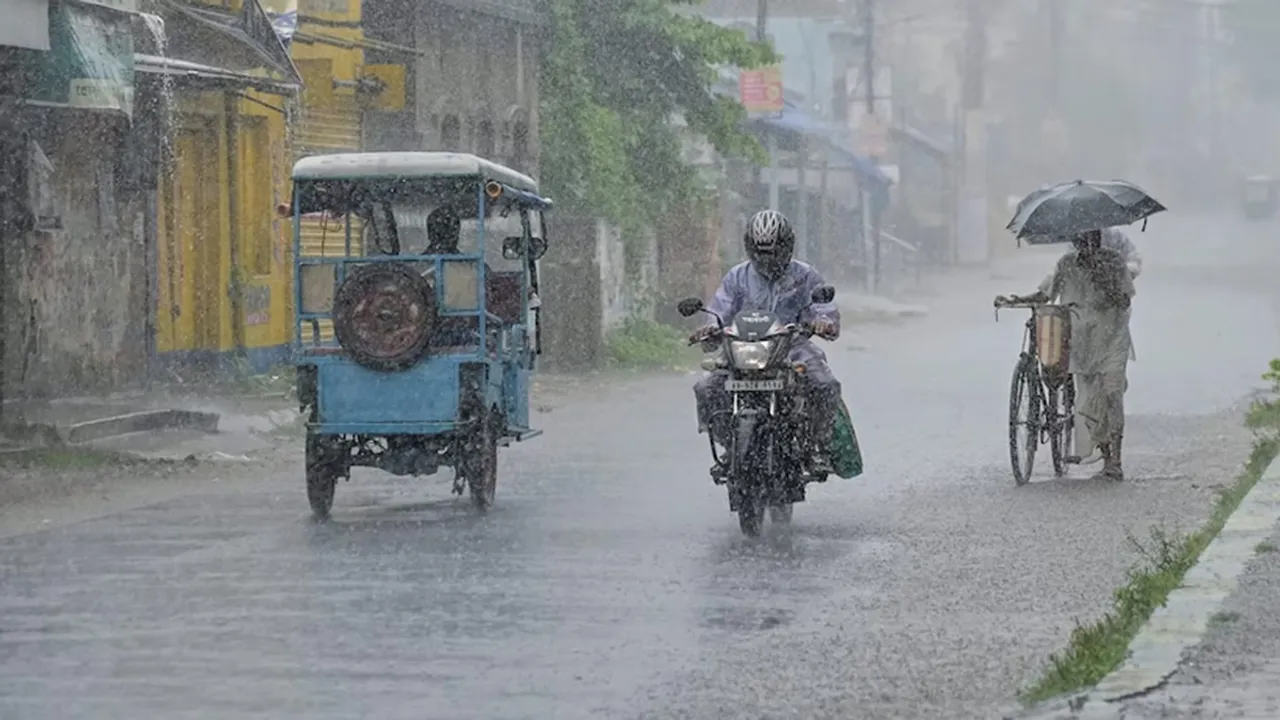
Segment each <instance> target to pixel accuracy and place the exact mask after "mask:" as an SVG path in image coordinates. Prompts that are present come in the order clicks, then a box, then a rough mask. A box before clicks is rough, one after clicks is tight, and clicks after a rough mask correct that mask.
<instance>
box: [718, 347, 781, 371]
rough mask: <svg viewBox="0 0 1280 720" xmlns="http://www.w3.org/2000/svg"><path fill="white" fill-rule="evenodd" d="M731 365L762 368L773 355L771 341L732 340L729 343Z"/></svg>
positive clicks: (748, 368)
mask: <svg viewBox="0 0 1280 720" xmlns="http://www.w3.org/2000/svg"><path fill="white" fill-rule="evenodd" d="M729 352H730V354H731V355H732V356H733V366H734V367H737V368H741V369H743V370H764V369H765V368H767V367H769V358H770V357H772V356H773V341H772V340H759V341H756V342H734V343H730V344H729Z"/></svg>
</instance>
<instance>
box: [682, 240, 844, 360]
mask: <svg viewBox="0 0 1280 720" xmlns="http://www.w3.org/2000/svg"><path fill="white" fill-rule="evenodd" d="M823 284H825V281H824V280H823V279H822V275H821V273H819V272H818V271H817V270H815V269H814V268H813V267H812V266H810V265H808V264H806V263H803V262H800V261H799V260H792V261H791V265H790V266H788V267H787V269H786V271H785V272H783V274H782V277H780V278H778V279H777V280H774V281H770V280H768V279H767V278H765V277H764V276H763V275H761V274H760V273H759V272H757V271H756V269H755V266H753V265H752V264H751V262H750V261H748V262H744V263H739V264H738V265H735V266H733V267H732V268H730V269H729V272H728V273H726V274H725V276H724V280H721V281H720V288H719V289H718V290H716V294H715V297H713V298H711V302H710V304H708V305H707V309H708V310H710V311H711V312H713V313H715V314H717V315H719V316H720V317H721V318H722V319H723V320H724V321H725V323H726V324H727V323H728V322H729V321H730V320H732V319H733V316H734V315H736V314H738V313H739V312H742V311H743V310H761V311H764V312H771V313H774V314H775V315H777V316H778V317H779V318H780V319H781V321H782V322H784V323H788V322H813V321H814V320H825V321H827V322H829V323H831V324H833V325H835V328H836V333H837V334H838V333H839V332H840V310H839V309H838V308H837V307H836V306H835V303H823V304H821V305H812V306H810V305H809V297H810V296H811V295H812V294H813V291H814V289H815V288H817V287H819V286H821V285H823ZM714 322H715V321H714V320H713V321H712V323H714ZM791 361H792V362H798V363H804V364H805V366H806V368H807V370H808V375H809V377H810V378H812V379H813V380H815V381H817V382H820V383H826V382H831V381H832V380H835V376H834V375H833V374H832V373H831V367H830V366H829V365H828V364H827V355H826V353H824V352H822V350H820V349H819V348H818V346H817V345H815V344H814V342H813V340H800V341H797V342H796V343H795V344H794V345H793V346H792V347H791Z"/></svg>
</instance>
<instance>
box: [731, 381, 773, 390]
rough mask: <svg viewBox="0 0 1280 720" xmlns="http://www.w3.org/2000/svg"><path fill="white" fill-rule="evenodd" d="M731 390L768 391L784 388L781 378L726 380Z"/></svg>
mask: <svg viewBox="0 0 1280 720" xmlns="http://www.w3.org/2000/svg"><path fill="white" fill-rule="evenodd" d="M724 389H725V390H728V391H729V392H767V391H773V390H781V389H782V381H781V380H725V381H724Z"/></svg>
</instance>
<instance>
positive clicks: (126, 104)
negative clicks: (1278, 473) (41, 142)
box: [23, 0, 133, 118]
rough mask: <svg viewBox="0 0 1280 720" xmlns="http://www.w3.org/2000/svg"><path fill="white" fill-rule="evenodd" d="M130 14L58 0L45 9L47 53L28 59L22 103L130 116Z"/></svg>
mask: <svg viewBox="0 0 1280 720" xmlns="http://www.w3.org/2000/svg"><path fill="white" fill-rule="evenodd" d="M131 17H132V15H130V14H128V13H124V12H120V11H117V10H113V9H110V8H108V7H105V6H103V5H98V4H95V3H82V2H75V1H74V0H64V1H63V2H59V3H57V4H55V5H54V6H53V7H52V8H51V11H50V13H49V52H48V53H44V54H41V55H39V56H36V57H35V58H33V59H32V60H31V61H30V62H28V63H27V64H26V65H25V66H24V68H23V71H24V73H26V76H27V77H26V82H27V87H28V88H29V91H28V95H27V102H29V103H31V104H34V105H53V106H57V107H73V108H83V109H86V110H107V111H114V112H120V113H123V114H124V115H125V116H127V117H129V118H132V117H133V32H132V30H131V29H130V27H129V21H130V18H131Z"/></svg>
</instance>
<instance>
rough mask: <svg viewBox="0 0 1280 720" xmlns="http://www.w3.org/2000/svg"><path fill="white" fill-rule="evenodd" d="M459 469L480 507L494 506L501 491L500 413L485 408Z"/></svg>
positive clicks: (486, 508) (471, 435) (478, 419)
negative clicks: (499, 484) (499, 456)
mask: <svg viewBox="0 0 1280 720" xmlns="http://www.w3.org/2000/svg"><path fill="white" fill-rule="evenodd" d="M464 447H465V448H466V451H465V454H464V455H463V457H462V458H461V459H460V461H459V467H458V469H459V471H460V472H461V473H462V476H463V478H464V479H465V480H466V481H467V488H468V490H469V491H470V493H471V504H472V505H474V506H475V507H476V509H477V510H480V511H485V510H488V509H489V508H491V507H493V503H494V501H495V500H496V499H497V494H498V414H497V413H496V412H493V411H492V410H485V411H482V412H481V413H480V415H479V417H478V418H477V422H476V423H475V425H474V427H473V429H472V430H471V431H470V435H469V437H468V438H467V441H466V443H465V445H464Z"/></svg>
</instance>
